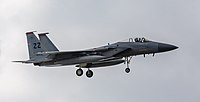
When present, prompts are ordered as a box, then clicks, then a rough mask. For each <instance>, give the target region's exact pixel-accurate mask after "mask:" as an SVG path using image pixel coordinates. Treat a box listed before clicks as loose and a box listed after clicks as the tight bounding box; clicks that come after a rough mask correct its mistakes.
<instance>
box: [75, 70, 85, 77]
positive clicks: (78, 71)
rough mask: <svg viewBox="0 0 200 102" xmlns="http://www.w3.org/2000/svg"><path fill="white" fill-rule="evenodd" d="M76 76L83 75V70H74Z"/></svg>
mask: <svg viewBox="0 0 200 102" xmlns="http://www.w3.org/2000/svg"><path fill="white" fill-rule="evenodd" d="M76 75H77V76H82V75H83V70H82V69H81V68H79V69H77V70H76Z"/></svg>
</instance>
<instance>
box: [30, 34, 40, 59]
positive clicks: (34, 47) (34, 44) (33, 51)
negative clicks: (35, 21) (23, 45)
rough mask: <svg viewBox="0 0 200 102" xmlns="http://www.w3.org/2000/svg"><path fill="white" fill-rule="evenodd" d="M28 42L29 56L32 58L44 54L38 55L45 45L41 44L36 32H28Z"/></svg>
mask: <svg viewBox="0 0 200 102" xmlns="http://www.w3.org/2000/svg"><path fill="white" fill-rule="evenodd" d="M26 37H27V43H28V50H29V58H30V59H36V57H37V58H39V57H43V56H38V55H37V53H38V52H43V51H44V47H43V45H42V44H41V42H40V41H39V40H38V38H37V37H36V36H35V34H34V32H27V33H26Z"/></svg>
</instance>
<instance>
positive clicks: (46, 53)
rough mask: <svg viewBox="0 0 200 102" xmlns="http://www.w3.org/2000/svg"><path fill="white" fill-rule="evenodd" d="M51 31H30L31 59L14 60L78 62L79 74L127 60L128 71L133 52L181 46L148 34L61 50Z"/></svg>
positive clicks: (51, 63) (47, 63)
mask: <svg viewBox="0 0 200 102" xmlns="http://www.w3.org/2000/svg"><path fill="white" fill-rule="evenodd" d="M47 34H49V33H41V34H38V35H39V39H38V37H36V35H35V34H34V32H26V36H27V43H28V51H29V60H26V61H13V62H20V63H25V64H33V65H34V66H47V67H57V66H65V65H75V67H78V68H77V70H76V75H77V76H82V75H83V70H82V69H83V68H87V72H86V76H87V77H88V78H91V77H92V76H93V71H92V70H91V69H92V68H96V67H105V66H112V65H118V64H121V63H124V64H126V68H125V72H126V73H129V72H130V68H129V64H130V62H131V59H132V57H133V56H137V55H143V56H144V57H145V55H146V54H153V56H154V55H155V53H161V52H166V51H171V50H174V49H177V48H178V47H177V46H174V45H170V44H165V43H160V42H155V41H150V40H147V39H145V38H135V39H133V38H130V39H129V41H126V42H116V43H112V44H108V45H105V46H101V47H96V48H92V49H87V50H81V51H59V50H58V48H57V47H56V46H55V45H54V44H53V43H52V42H51V40H50V39H49V38H48V36H47Z"/></svg>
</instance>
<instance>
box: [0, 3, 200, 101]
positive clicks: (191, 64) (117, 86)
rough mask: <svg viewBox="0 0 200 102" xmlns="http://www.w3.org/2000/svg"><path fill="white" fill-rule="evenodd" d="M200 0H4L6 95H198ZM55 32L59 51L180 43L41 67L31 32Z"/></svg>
mask: <svg viewBox="0 0 200 102" xmlns="http://www.w3.org/2000/svg"><path fill="white" fill-rule="evenodd" d="M199 4H200V1H199V0H70V1H69V0H0V102H199V101H200V74H199V73H200V68H199V66H200V64H199V58H200V55H199V52H200V47H199V39H200V29H199V27H200V19H199V18H200V6H199ZM32 30H37V31H38V32H50V35H49V37H50V38H51V39H52V40H53V42H54V43H55V44H56V45H57V46H58V48H59V49H60V50H79V49H86V48H91V47H96V46H101V45H104V44H107V43H110V42H115V41H120V40H124V39H128V38H130V37H133V38H134V37H146V38H148V39H151V40H155V41H161V42H165V43H169V44H174V45H177V46H179V49H178V50H174V51H171V52H167V53H162V54H157V55H156V56H155V57H152V56H151V55H149V56H147V57H146V58H143V57H142V56H137V57H134V58H133V60H132V61H131V73H130V74H126V73H125V72H124V69H125V67H126V66H125V65H123V64H122V65H118V66H111V67H107V68H102V69H94V70H93V71H94V77H93V78H92V79H88V78H86V76H85V75H84V76H82V77H81V78H79V77H77V76H76V75H75V70H76V68H74V66H64V67H57V68H53V69H50V68H46V67H41V68H38V67H34V66H32V65H23V64H16V63H12V62H11V61H12V60H26V59H28V53H27V46H26V45H27V44H26V37H25V32H26V31H32Z"/></svg>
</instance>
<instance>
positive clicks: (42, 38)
mask: <svg viewBox="0 0 200 102" xmlns="http://www.w3.org/2000/svg"><path fill="white" fill-rule="evenodd" d="M46 34H49V33H41V34H38V35H39V38H40V41H41V43H42V44H43V45H44V47H45V51H59V50H58V49H57V48H56V46H55V45H54V44H53V43H52V42H51V40H50V39H49V38H48V37H47V35H46Z"/></svg>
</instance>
